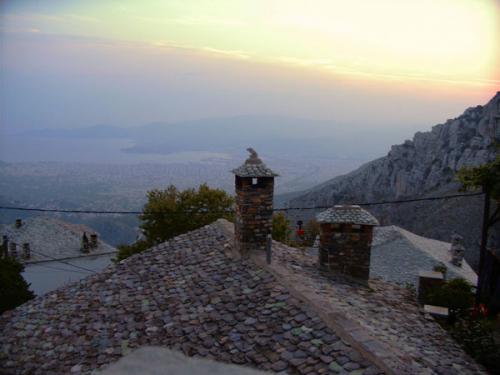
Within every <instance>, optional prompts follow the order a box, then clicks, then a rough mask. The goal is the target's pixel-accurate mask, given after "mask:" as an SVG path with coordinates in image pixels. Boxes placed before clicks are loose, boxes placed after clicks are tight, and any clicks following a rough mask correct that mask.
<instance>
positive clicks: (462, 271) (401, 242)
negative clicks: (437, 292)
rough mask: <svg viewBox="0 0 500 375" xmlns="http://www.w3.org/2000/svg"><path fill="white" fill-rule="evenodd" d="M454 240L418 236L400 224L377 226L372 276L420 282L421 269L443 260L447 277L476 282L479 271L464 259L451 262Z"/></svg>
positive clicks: (441, 262)
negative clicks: (451, 248)
mask: <svg viewBox="0 0 500 375" xmlns="http://www.w3.org/2000/svg"><path fill="white" fill-rule="evenodd" d="M450 246H451V244H450V243H448V242H443V241H438V240H433V239H430V238H426V237H422V236H418V235H416V234H414V233H411V232H409V231H407V230H405V229H403V228H399V227H397V226H394V225H392V226H386V227H377V228H375V230H374V235H373V245H372V251H371V263H370V276H371V277H380V278H382V279H384V280H387V281H392V282H396V283H399V284H402V285H404V284H406V283H411V284H413V285H415V286H416V285H417V282H418V274H419V272H420V271H432V270H433V268H434V267H435V266H437V265H440V264H444V265H445V266H446V268H447V278H448V279H452V278H463V279H465V280H467V281H469V282H470V283H471V284H472V285H476V284H477V275H476V273H475V272H474V270H473V269H472V268H471V267H470V266H469V264H468V263H467V261H466V260H465V259H464V260H463V261H462V265H461V266H460V267H458V266H456V265H454V264H453V263H452V262H451V253H450Z"/></svg>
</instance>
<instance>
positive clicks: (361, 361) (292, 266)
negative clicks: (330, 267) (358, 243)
mask: <svg viewBox="0 0 500 375" xmlns="http://www.w3.org/2000/svg"><path fill="white" fill-rule="evenodd" d="M233 237H234V235H233V233H232V225H231V224H230V223H228V222H227V221H224V220H219V221H217V222H215V223H213V224H211V225H208V226H205V227H203V228H200V229H198V230H195V231H192V232H189V233H186V234H183V235H181V236H178V237H175V238H173V239H172V240H170V241H168V242H165V243H163V244H160V245H158V246H155V247H153V248H151V249H149V250H147V251H145V252H143V253H140V254H136V255H134V256H132V257H130V258H128V259H125V260H124V261H121V262H119V263H118V264H114V265H112V266H110V267H109V268H107V269H106V270H104V271H103V272H101V273H98V274H96V275H92V276H90V277H87V278H86V279H84V280H82V281H80V282H78V283H74V284H71V285H69V286H66V287H63V288H60V289H58V290H56V291H54V292H51V293H48V294H46V295H44V296H42V297H39V298H36V299H34V300H32V301H29V302H27V303H25V304H23V305H21V306H20V307H18V308H17V309H15V310H12V311H8V312H5V313H4V314H3V315H1V316H0V330H2V340H1V343H0V353H1V354H0V368H2V371H4V372H5V373H6V374H14V373H15V374H18V373H34V374H37V373H51V372H52V373H85V374H88V373H90V372H92V371H93V370H95V369H99V368H104V367H106V366H107V365H108V364H110V363H113V362H116V361H117V360H118V359H119V358H120V357H122V356H124V355H127V354H128V353H129V352H130V351H131V350H133V349H136V348H139V347H142V346H146V345H155V346H163V347H167V348H169V349H173V350H176V351H181V352H183V353H184V354H185V355H188V356H198V357H204V358H208V359H213V360H217V361H221V362H226V363H233V364H238V365H244V366H249V367H254V368H258V369H262V370H267V371H272V372H281V373H290V374H311V375H312V374H324V373H343V374H365V375H370V374H371V375H375V374H381V373H392V374H398V375H399V374H417V373H418V374H420V373H428V374H437V373H447V374H478V373H484V372H483V370H482V368H481V367H480V366H478V365H477V364H476V363H475V362H474V361H473V360H471V359H470V358H469V357H468V356H467V355H466V354H465V353H464V352H463V351H462V350H461V349H460V347H458V345H457V344H456V343H455V342H454V341H453V340H452V339H451V338H450V337H449V335H448V333H447V332H446V331H444V330H442V329H441V328H440V327H439V326H438V325H437V323H435V322H434V321H433V320H432V319H431V318H430V317H429V316H427V315H424V314H423V313H421V312H420V310H419V308H418V306H417V305H416V304H415V303H414V302H413V299H412V298H410V292H409V291H408V290H406V289H404V288H400V287H398V286H396V285H393V284H389V283H386V282H383V281H380V280H374V281H371V282H370V288H367V287H365V286H361V285H357V284H355V283H351V282H348V281H346V280H342V279H338V278H336V277H332V276H331V275H328V274H323V273H320V272H319V270H318V269H317V267H316V261H317V258H316V257H311V256H308V255H307V254H304V253H303V252H302V251H300V250H298V249H295V248H290V247H288V246H285V245H283V244H281V243H278V242H274V243H273V260H272V263H271V264H270V265H268V264H267V263H266V262H265V254H263V253H255V254H254V255H252V257H251V258H235V257H233V252H234V247H233V241H234V238H233Z"/></svg>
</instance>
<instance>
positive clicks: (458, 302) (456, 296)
mask: <svg viewBox="0 0 500 375" xmlns="http://www.w3.org/2000/svg"><path fill="white" fill-rule="evenodd" d="M427 298H428V300H429V304H431V305H436V306H445V307H448V309H449V310H450V313H451V314H462V313H463V312H465V311H467V310H468V309H470V308H471V307H472V305H473V304H474V294H473V292H472V285H471V284H469V282H467V281H466V280H464V279H461V278H456V279H452V280H449V281H447V282H446V283H445V284H444V285H442V286H441V287H439V288H436V289H435V290H433V291H431V292H430V293H429V295H428V297H427Z"/></svg>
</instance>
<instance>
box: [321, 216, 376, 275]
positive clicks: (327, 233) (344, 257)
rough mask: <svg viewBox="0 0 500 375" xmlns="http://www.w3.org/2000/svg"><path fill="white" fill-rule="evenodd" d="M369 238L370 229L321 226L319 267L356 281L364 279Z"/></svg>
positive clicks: (367, 266) (365, 227)
mask: <svg viewBox="0 0 500 375" xmlns="http://www.w3.org/2000/svg"><path fill="white" fill-rule="evenodd" d="M372 239H373V227H372V226H368V225H352V224H330V223H323V224H321V225H320V249H319V264H320V267H321V268H322V269H325V270H329V271H334V272H339V273H342V274H344V275H346V276H349V277H353V278H356V279H360V280H368V278H369V276H370V255H371V243H372Z"/></svg>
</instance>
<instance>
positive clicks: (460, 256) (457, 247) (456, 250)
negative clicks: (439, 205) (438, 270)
mask: <svg viewBox="0 0 500 375" xmlns="http://www.w3.org/2000/svg"><path fill="white" fill-rule="evenodd" d="M463 243H464V238H463V237H462V236H459V235H458V234H454V235H453V236H451V247H450V253H451V263H452V264H453V265H454V266H457V267H462V262H463V260H464V254H465V247H464V245H463Z"/></svg>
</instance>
